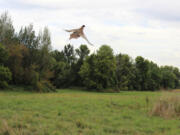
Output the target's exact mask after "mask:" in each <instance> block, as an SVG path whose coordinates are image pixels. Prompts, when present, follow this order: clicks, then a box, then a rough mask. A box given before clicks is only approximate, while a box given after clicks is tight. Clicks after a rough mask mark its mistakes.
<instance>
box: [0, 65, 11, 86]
mask: <svg viewBox="0 0 180 135" xmlns="http://www.w3.org/2000/svg"><path fill="white" fill-rule="evenodd" d="M10 80H11V72H10V70H9V68H7V67H4V66H2V65H0V88H6V87H8V82H9V81H10Z"/></svg>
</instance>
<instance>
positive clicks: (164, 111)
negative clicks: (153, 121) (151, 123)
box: [151, 93, 180, 118]
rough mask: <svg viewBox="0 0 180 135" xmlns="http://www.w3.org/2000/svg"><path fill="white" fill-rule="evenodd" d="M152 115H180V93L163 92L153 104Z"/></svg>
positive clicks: (169, 116)
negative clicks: (169, 93)
mask: <svg viewBox="0 0 180 135" xmlns="http://www.w3.org/2000/svg"><path fill="white" fill-rule="evenodd" d="M151 115H155V116H161V117H163V118H173V117H180V95H175V94H173V95H168V94H167V93H166V94H163V96H161V97H160V98H159V99H158V100H157V101H156V102H155V103H154V105H153V107H152V110H151Z"/></svg>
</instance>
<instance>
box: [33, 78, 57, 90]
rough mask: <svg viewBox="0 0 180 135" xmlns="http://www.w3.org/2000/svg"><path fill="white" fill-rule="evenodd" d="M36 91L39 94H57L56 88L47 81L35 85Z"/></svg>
mask: <svg viewBox="0 0 180 135" xmlns="http://www.w3.org/2000/svg"><path fill="white" fill-rule="evenodd" d="M34 89H35V90H36V91H38V92H55V91H56V89H55V87H54V86H53V85H52V84H51V83H50V82H49V81H47V80H43V81H38V82H36V84H35V85H34Z"/></svg>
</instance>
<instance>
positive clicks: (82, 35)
mask: <svg viewBox="0 0 180 135" xmlns="http://www.w3.org/2000/svg"><path fill="white" fill-rule="evenodd" d="M81 37H82V38H84V39H85V40H86V41H87V42H88V44H90V45H92V46H94V45H93V44H92V43H91V42H89V40H88V39H87V37H86V36H85V35H84V33H82V34H81Z"/></svg>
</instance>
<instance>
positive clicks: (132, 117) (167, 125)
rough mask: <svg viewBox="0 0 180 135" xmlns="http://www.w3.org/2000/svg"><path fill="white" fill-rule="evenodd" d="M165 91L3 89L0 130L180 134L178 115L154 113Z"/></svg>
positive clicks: (42, 134) (48, 134)
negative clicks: (106, 91) (111, 91)
mask: <svg viewBox="0 0 180 135" xmlns="http://www.w3.org/2000/svg"><path fill="white" fill-rule="evenodd" d="M162 94H163V92H120V93H96V92H85V91H79V90H58V92H57V93H44V94H40V93H30V92H8V91H6V92H2V91H1V92H0V135H1V134H2V135H7V134H9V135H16V134H18V135H20V134H25V135H32V134H33V135H179V133H180V120H179V118H178V117H177V118H172V119H164V118H162V117H158V116H151V115H149V111H150V110H151V108H152V105H153V103H154V101H156V99H158V98H159V97H161V96H162ZM169 94H171V95H172V94H177V93H170V92H169Z"/></svg>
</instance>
